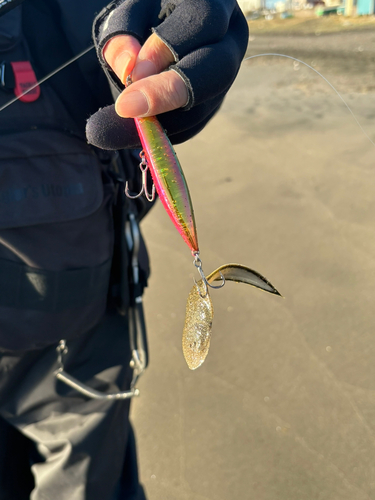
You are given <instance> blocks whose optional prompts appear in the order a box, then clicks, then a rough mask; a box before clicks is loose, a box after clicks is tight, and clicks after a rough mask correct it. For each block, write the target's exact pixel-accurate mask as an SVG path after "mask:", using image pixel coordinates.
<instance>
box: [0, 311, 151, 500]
mask: <svg viewBox="0 0 375 500" xmlns="http://www.w3.org/2000/svg"><path fill="white" fill-rule="evenodd" d="M68 348H69V352H68V354H67V355H66V358H65V369H66V371H67V372H69V373H70V374H72V375H73V376H75V377H77V378H78V379H79V380H81V381H83V382H85V383H87V384H89V385H90V386H91V387H93V388H95V389H97V390H101V391H105V392H115V391H118V390H125V389H128V388H129V384H130V379H131V370H130V369H129V360H130V349H129V338H128V329H127V324H126V322H125V320H124V318H121V317H120V316H117V315H107V316H106V317H105V319H104V321H103V322H102V323H101V324H100V325H99V326H98V327H96V328H95V329H94V330H93V331H90V332H88V333H87V334H84V335H82V336H81V337H79V338H78V339H76V340H74V341H70V342H69V341H68ZM55 349H56V346H51V347H49V348H46V349H43V350H38V351H30V352H26V353H25V352H22V353H20V352H12V353H9V352H8V353H1V352H0V500H26V499H29V498H30V499H31V500H115V499H116V500H120V499H121V500H145V496H144V493H143V489H142V487H141V486H140V485H139V482H138V473H137V462H136V453H135V442H134V435H133V432H132V429H131V426H130V423H129V405H130V402H129V400H123V401H106V400H105V401H101V400H90V399H87V398H85V397H84V396H81V395H80V394H79V393H77V392H75V391H74V390H73V389H70V388H69V387H68V386H65V385H64V384H63V383H62V382H59V381H57V380H56V379H55V377H54V371H55V370H56V367H57V363H56V350H55ZM30 467H31V472H30Z"/></svg>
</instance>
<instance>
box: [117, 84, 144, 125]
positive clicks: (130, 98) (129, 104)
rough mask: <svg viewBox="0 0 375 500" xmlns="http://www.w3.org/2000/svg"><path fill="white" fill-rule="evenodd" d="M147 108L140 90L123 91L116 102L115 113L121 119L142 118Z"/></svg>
mask: <svg viewBox="0 0 375 500" xmlns="http://www.w3.org/2000/svg"><path fill="white" fill-rule="evenodd" d="M149 108H150V106H149V103H148V100H147V97H146V95H145V94H144V93H143V92H141V91H140V90H134V91H133V92H131V91H129V90H128V91H125V92H124V93H123V94H121V95H120V97H119V98H118V99H117V101H116V111H117V113H118V114H119V115H120V116H122V117H123V118H135V117H136V116H144V115H146V114H147V113H148V110H149Z"/></svg>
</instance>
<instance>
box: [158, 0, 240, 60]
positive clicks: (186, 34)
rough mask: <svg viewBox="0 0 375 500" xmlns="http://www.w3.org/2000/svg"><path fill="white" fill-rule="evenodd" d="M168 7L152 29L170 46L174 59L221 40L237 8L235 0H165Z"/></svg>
mask: <svg viewBox="0 0 375 500" xmlns="http://www.w3.org/2000/svg"><path fill="white" fill-rule="evenodd" d="M167 6H170V7H171V9H170V12H169V15H168V16H167V17H166V18H165V19H164V20H163V22H162V23H160V24H158V25H155V26H154V27H153V31H154V32H155V33H156V34H157V35H158V36H159V37H160V38H161V39H162V40H163V41H164V42H165V43H166V45H168V46H169V47H170V48H171V50H172V51H173V53H174V56H175V60H176V61H178V60H179V59H181V58H182V57H184V56H186V55H187V54H189V53H190V52H192V51H194V50H196V49H198V48H199V47H202V46H204V45H211V44H214V43H217V42H219V41H220V40H222V39H223V38H224V37H225V35H226V33H227V29H228V26H229V22H230V18H231V16H232V13H233V11H234V9H235V8H238V5H237V2H236V0H215V2H213V1H212V0H184V1H180V2H176V1H173V2H168V3H167ZM161 15H162V13H161ZM161 15H159V17H161Z"/></svg>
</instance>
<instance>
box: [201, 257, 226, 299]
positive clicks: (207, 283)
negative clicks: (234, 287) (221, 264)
mask: <svg viewBox="0 0 375 500" xmlns="http://www.w3.org/2000/svg"><path fill="white" fill-rule="evenodd" d="M193 256H194V260H193V264H194V266H195V267H196V268H197V270H198V273H199V274H200V276H201V278H202V281H203V285H204V295H202V294H201V292H200V290H199V286H198V283H197V281H196V279H195V278H194V283H195V284H196V286H197V288H198V293H199V295H200V296H201V297H202V299H203V298H205V297H206V296H207V293H208V287H210V288H222V287H223V286H224V285H225V278H224V276H223V273H222V272H221V271H220V276H221V283H220V285H216V286H215V285H211V284H210V283H209V282H208V281H207V278H206V276H205V275H204V272H203V267H202V261H201V259H200V257H199V252H193Z"/></svg>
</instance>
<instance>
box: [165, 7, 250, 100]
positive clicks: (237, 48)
mask: <svg viewBox="0 0 375 500" xmlns="http://www.w3.org/2000/svg"><path fill="white" fill-rule="evenodd" d="M247 43H248V27H247V22H246V20H245V18H244V17H243V15H242V13H241V12H240V11H239V9H238V10H237V11H236V12H235V13H234V14H233V16H232V18H231V22H230V25H229V28H228V31H227V34H226V36H225V37H224V38H223V39H222V40H220V41H219V42H217V43H215V44H212V45H206V46H204V47H200V48H198V49H197V50H195V51H193V52H191V53H189V54H187V55H186V56H185V57H183V58H182V59H181V60H180V61H179V62H178V63H177V64H176V65H173V66H171V69H172V70H174V71H176V72H178V73H179V74H180V76H181V78H183V79H184V80H185V83H186V86H187V88H188V90H189V96H190V100H189V103H188V105H187V106H186V107H185V110H188V109H190V108H191V107H192V106H195V105H197V104H200V103H202V102H204V101H205V100H207V99H211V98H212V97H214V96H217V95H220V94H223V93H225V92H227V91H228V89H229V88H230V86H231V85H232V83H233V81H234V79H235V78H236V76H237V73H238V70H239V68H240V65H241V61H242V58H243V56H244V54H245V52H246V47H247Z"/></svg>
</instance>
